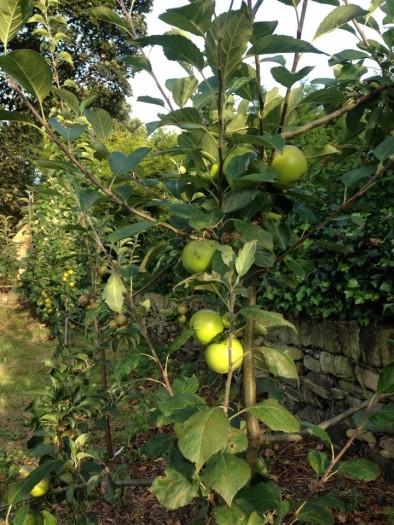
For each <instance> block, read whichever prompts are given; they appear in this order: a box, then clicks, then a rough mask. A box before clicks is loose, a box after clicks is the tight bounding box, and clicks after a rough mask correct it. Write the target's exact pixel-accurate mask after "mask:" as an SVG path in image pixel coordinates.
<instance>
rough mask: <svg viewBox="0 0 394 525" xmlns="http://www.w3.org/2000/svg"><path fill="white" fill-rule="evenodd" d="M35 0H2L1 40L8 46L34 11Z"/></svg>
mask: <svg viewBox="0 0 394 525" xmlns="http://www.w3.org/2000/svg"><path fill="white" fill-rule="evenodd" d="M33 4H34V1H33V0H0V40H1V41H2V42H3V44H4V47H5V48H7V46H8V42H9V41H10V40H12V38H13V37H14V36H15V35H16V33H17V32H18V31H19V29H21V28H22V27H23V26H24V25H25V23H26V22H27V20H28V19H29V18H30V16H31V13H32V11H33Z"/></svg>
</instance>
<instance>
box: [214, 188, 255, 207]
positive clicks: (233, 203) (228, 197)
mask: <svg viewBox="0 0 394 525" xmlns="http://www.w3.org/2000/svg"><path fill="white" fill-rule="evenodd" d="M259 194H260V191H259V190H252V189H251V190H248V189H245V190H232V191H229V192H228V193H226V194H225V195H224V197H223V204H222V209H223V211H224V212H225V213H231V212H233V211H237V210H242V208H245V207H246V206H249V205H250V203H251V202H252V200H253V199H254V198H255V197H257V195H259Z"/></svg>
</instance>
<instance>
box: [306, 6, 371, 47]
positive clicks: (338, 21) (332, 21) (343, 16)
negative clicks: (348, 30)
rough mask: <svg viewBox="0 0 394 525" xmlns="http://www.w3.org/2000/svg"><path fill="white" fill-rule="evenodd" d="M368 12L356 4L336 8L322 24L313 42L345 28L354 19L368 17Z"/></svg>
mask: <svg viewBox="0 0 394 525" xmlns="http://www.w3.org/2000/svg"><path fill="white" fill-rule="evenodd" d="M367 14H368V11H366V10H365V9H361V7H360V6H358V5H354V4H347V5H341V6H339V7H336V8H335V9H334V10H333V11H331V13H329V14H328V15H327V16H326V17H325V19H324V20H323V21H322V22H321V23H320V25H319V27H318V28H317V31H316V34H315V36H314V37H313V40H316V39H317V38H319V37H321V36H322V35H325V34H326V33H330V32H331V31H334V29H337V28H338V27H341V26H343V25H344V24H346V23H347V22H350V21H351V20H353V19H354V18H358V17H359V16H364V15H367Z"/></svg>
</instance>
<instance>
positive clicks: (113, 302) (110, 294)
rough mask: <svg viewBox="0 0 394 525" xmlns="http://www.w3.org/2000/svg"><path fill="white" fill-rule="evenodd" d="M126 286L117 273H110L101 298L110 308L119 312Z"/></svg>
mask: <svg viewBox="0 0 394 525" xmlns="http://www.w3.org/2000/svg"><path fill="white" fill-rule="evenodd" d="M126 292H127V290H126V287H125V285H124V284H123V282H122V280H121V278H120V277H119V275H117V274H112V275H111V276H110V278H109V279H108V281H107V284H106V285H105V287H104V290H103V299H104V301H105V303H106V304H107V306H108V308H110V310H113V311H114V312H118V313H120V312H121V311H122V308H123V303H124V295H123V294H124V293H126Z"/></svg>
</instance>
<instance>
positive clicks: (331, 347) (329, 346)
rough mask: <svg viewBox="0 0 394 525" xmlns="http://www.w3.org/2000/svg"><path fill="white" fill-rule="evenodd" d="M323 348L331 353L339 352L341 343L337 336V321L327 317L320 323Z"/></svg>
mask: <svg viewBox="0 0 394 525" xmlns="http://www.w3.org/2000/svg"><path fill="white" fill-rule="evenodd" d="M322 331H323V339H324V349H325V350H326V351H327V352H330V353H331V354H340V353H341V345H340V342H339V338H338V331H337V323H336V322H335V321H330V320H328V319H326V320H324V321H323V323H322Z"/></svg>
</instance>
